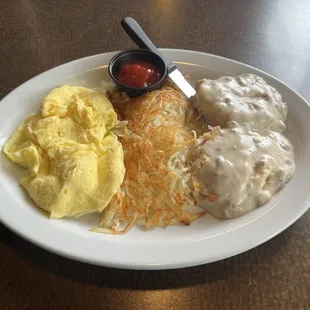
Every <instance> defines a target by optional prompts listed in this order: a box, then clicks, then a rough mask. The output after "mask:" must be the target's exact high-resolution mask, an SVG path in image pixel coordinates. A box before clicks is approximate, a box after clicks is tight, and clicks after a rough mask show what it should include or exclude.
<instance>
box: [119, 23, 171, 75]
mask: <svg viewBox="0 0 310 310" xmlns="http://www.w3.org/2000/svg"><path fill="white" fill-rule="evenodd" d="M121 25H122V27H123V29H124V30H125V31H126V33H127V34H128V36H129V37H130V38H131V39H132V40H133V41H134V42H135V43H136V45H137V46H138V47H139V48H142V49H147V50H149V51H151V52H153V53H156V54H157V55H159V56H160V57H161V58H162V59H163V60H164V61H165V63H166V66H167V67H168V71H171V69H172V68H174V67H175V65H174V64H173V63H172V61H170V60H167V59H165V58H164V57H163V55H162V54H161V52H160V51H159V50H158V49H157V48H156V46H155V45H154V43H153V42H152V41H151V40H150V38H149V37H148V36H147V35H146V33H145V32H144V31H143V29H142V28H141V26H140V25H139V24H138V23H137V21H136V20H134V19H133V18H131V17H125V18H123V20H122V21H121Z"/></svg>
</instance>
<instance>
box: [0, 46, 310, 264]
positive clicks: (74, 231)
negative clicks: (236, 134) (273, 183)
mask: <svg viewBox="0 0 310 310" xmlns="http://www.w3.org/2000/svg"><path fill="white" fill-rule="evenodd" d="M161 53H162V54H163V55H164V57H165V58H167V59H171V60H173V62H174V64H176V65H177V67H178V69H179V70H180V71H181V72H182V73H183V74H184V75H185V76H186V78H187V79H188V81H194V82H195V81H198V80H201V79H209V80H215V79H219V78H220V77H222V76H232V77H235V76H240V75H242V74H250V75H255V76H259V77H260V78H262V79H263V80H264V81H266V83H267V84H268V85H271V86H272V87H273V88H275V89H276V90H277V91H278V92H279V93H280V94H281V95H282V98H283V102H285V103H286V104H287V107H288V113H287V121H286V126H287V128H286V130H285V131H284V136H285V137H286V138H287V139H288V140H287V141H290V142H291V144H292V146H293V150H294V162H295V166H296V167H295V171H294V174H293V175H292V178H291V180H290V181H289V182H288V183H287V184H286V185H285V186H284V188H283V189H282V190H280V191H277V192H276V193H274V194H273V197H272V198H271V199H269V200H268V201H267V202H266V203H264V205H263V206H260V207H256V208H254V209H253V210H252V211H251V212H244V213H245V214H244V215H242V216H240V217H239V216H231V217H233V218H231V219H223V218H222V217H223V216H217V214H216V212H213V211H212V208H208V207H207V210H208V212H203V213H201V212H198V213H197V216H196V217H195V218H191V219H192V220H191V221H190V222H187V223H185V222H184V221H182V220H180V219H178V220H175V222H173V221H171V222H165V223H166V225H162V224H160V225H153V224H154V222H147V221H146V220H145V221H144V222H141V221H138V220H137V221H136V222H134V223H133V224H132V225H130V229H128V230H126V231H125V232H124V231H122V230H120V233H113V232H115V231H117V229H115V226H113V225H112V226H111V225H110V224H107V223H108V222H109V221H107V217H106V216H103V217H101V219H100V221H99V218H100V216H99V215H98V212H101V211H102V208H100V206H99V205H96V206H97V207H98V209H96V210H95V211H96V212H95V213H93V212H87V210H88V209H87V208H90V206H92V207H93V205H94V203H91V197H90V196H86V198H85V197H84V198H83V199H85V201H84V203H82V205H83V206H84V209H83V210H82V211H81V212H80V213H79V212H77V213H75V212H76V210H75V209H74V208H75V207H76V200H74V198H75V197H74V195H77V194H78V189H79V190H80V189H81V187H79V185H76V183H78V184H85V183H89V182H88V181H87V180H86V179H85V178H86V177H87V176H89V174H88V171H92V166H91V164H90V163H89V162H87V165H86V168H88V169H86V172H87V173H86V172H85V173H86V174H85V175H83V176H82V179H79V178H77V179H76V180H73V183H74V182H75V183H74V184H75V185H74V186H78V187H77V188H76V187H72V184H73V183H72V184H71V183H70V184H69V185H68V186H67V188H66V189H67V190H68V192H69V194H70V195H71V196H70V197H71V198H68V199H67V198H66V199H67V200H65V202H64V205H65V206H66V207H67V209H66V208H65V211H64V209H61V208H60V209H59V206H60V205H61V204H58V205H57V207H58V209H57V210H56V209H55V210H56V211H57V212H58V211H59V210H61V212H65V213H63V214H60V213H57V212H56V211H55V213H54V216H51V214H52V210H51V209H48V207H43V206H44V199H43V198H44V197H46V196H44V197H43V198H42V197H41V198H40V197H39V196H38V195H39V194H40V192H39V191H38V192H37V196H35V194H33V188H32V189H31V190H29V188H28V189H27V186H25V185H23V187H22V186H21V185H20V180H21V179H22V180H23V179H24V178H27V175H28V174H27V173H29V171H28V172H27V169H25V168H23V167H20V166H19V165H17V164H16V163H15V164H14V163H12V162H11V161H10V160H9V159H8V158H10V156H6V155H5V154H4V153H3V154H1V157H0V171H1V173H0V195H1V204H0V220H1V222H2V223H3V224H4V225H6V226H7V227H8V228H10V229H11V230H13V231H14V232H16V233H17V234H19V235H20V236H22V237H24V238H25V239H27V240H29V241H30V242H33V243H35V244H37V245H38V246H40V247H42V248H44V249H47V250H49V251H51V252H54V253H57V254H59V255H62V256H65V257H69V258H71V259H75V260H79V261H83V262H87V263H91V264H96V265H102V266H111V267H118V268H131V269H168V268H179V267H186V266H193V265H198V264H203V263H209V262H213V261H216V260H220V259H224V258H227V257H230V256H233V255H236V254H239V253H242V252H244V251H247V250H249V249H251V248H253V247H255V246H257V245H259V244H261V243H263V242H266V241H267V240H268V239H270V238H272V237H274V236H275V235H277V234H279V233H280V232H281V231H283V230H284V229H286V228H287V227H288V226H290V225H291V224H292V223H294V222H295V221H296V220H297V219H298V218H299V217H300V216H302V215H303V214H304V213H305V212H306V211H307V209H308V207H309V204H310V197H309V193H308V189H307V186H306V184H308V183H309V179H310V165H309V158H310V138H309V135H307V132H309V130H310V124H309V122H308V119H309V117H310V109H309V105H308V103H307V102H306V101H305V100H304V99H303V98H302V97H301V96H299V95H298V94H297V93H296V92H294V91H293V90H291V89H290V88H289V87H288V86H286V85H285V84H283V83H282V82H280V81H279V80H277V79H275V78H273V77H272V76H270V75H268V74H266V73H264V72H262V71H260V70H258V69H255V68H253V67H250V66H247V65H245V64H241V63H238V62H235V61H232V60H229V59H225V58H222V57H219V56H214V55H209V54H205V53H200V52H195V51H186V50H175V49H162V50H161ZM116 54H117V53H115V52H113V53H104V54H100V55H95V56H91V57H87V58H83V59H79V60H76V61H73V62H70V63H67V64H64V65H62V66H59V67H57V68H54V69H52V70H49V71H47V72H45V73H42V74H40V75H39V76H37V77H35V78H33V79H31V80H30V81H28V82H26V83H24V84H23V85H21V86H20V87H18V88H17V89H16V90H14V91H13V92H12V93H10V94H9V95H8V96H6V97H5V98H4V99H3V100H2V101H1V103H0V111H1V113H0V124H1V125H0V137H1V139H0V142H1V148H2V149H3V148H5V147H4V146H5V145H6V142H7V141H8V140H9V138H10V137H12V135H13V134H14V132H15V130H16V128H17V127H18V126H19V125H20V124H21V123H22V122H23V121H24V120H25V119H26V118H27V117H29V115H31V114H32V113H37V114H38V113H39V110H40V103H41V113H42V106H44V104H42V101H44V98H45V99H46V96H47V94H50V92H51V91H52V90H53V89H57V88H58V87H60V86H61V85H66V86H67V87H68V88H72V87H78V88H83V89H84V88H85V89H89V90H92V91H94V92H95V91H98V92H100V91H101V90H102V92H103V89H110V87H112V88H113V85H112V80H111V78H110V76H109V73H108V64H109V62H110V60H111V59H112V58H113V56H115V55H116ZM112 88H111V89H112ZM158 91H161V90H158ZM109 92H112V90H109ZM169 92H172V91H169ZM92 94H93V93H92ZM149 94H151V93H149ZM87 96H89V94H88V95H87ZM146 96H148V95H146ZM165 96H167V94H166V95H165ZM177 96H179V95H177ZM80 97H81V98H83V95H80ZM142 97H143V96H142ZM139 98H140V97H139ZM98 100H99V99H98ZM100 100H101V101H100V102H101V105H104V104H106V105H108V106H109V107H111V106H110V105H109V103H107V102H106V101H105V99H102V98H101V97H100ZM113 100H115V98H111V102H112V103H113V102H115V101H113ZM133 100H134V102H133V105H132V109H133V111H134V106H135V104H137V102H140V101H139V100H138V99H135V98H134V99H133ZM137 100H138V101H137ZM182 100H183V99H182ZM125 101H126V100H125ZM46 102H49V101H48V100H46ZM129 102H131V101H129ZM153 104H154V102H153ZM49 108H50V107H49ZM119 109H120V106H118V107H116V109H115V110H116V111H119ZM47 110H49V111H50V109H47ZM128 111H129V110H128ZM130 113H131V112H128V113H127V114H126V115H127V116H128V118H129V119H130V117H129V116H130ZM208 113H210V111H209V112H208ZM112 114H113V113H112ZM112 114H111V115H112ZM70 115H72V114H70ZM113 115H114V114H113ZM113 115H112V118H111V119H112V120H113ZM53 117H55V115H53ZM62 117H63V118H62V119H61V120H62V121H64V119H65V117H64V116H62ZM55 121H57V122H59V119H58V120H56V119H55ZM119 121H120V126H119V128H118V131H116V130H115V131H114V135H115V136H118V138H119V140H120V141H122V139H124V137H123V138H122V127H123V126H124V123H121V122H122V120H119ZM115 122H116V120H115V119H114V125H113V126H116V123H115ZM113 126H112V127H113ZM28 127H29V126H28ZM112 127H111V126H110V128H112ZM66 128H67V127H66ZM58 129H59V128H58ZM130 129H131V130H132V131H133V127H131V128H130ZM213 129H214V127H213ZM32 133H33V134H35V132H32ZM72 134H73V133H72ZM44 137H46V136H45V135H44ZM113 141H114V147H115V148H116V149H117V145H118V144H117V143H119V142H115V141H116V140H115V139H114V140H113ZM215 141H216V140H215ZM281 141H282V140H281ZM281 141H280V142H281ZM23 142H25V141H24V140H23ZM282 142H283V141H282ZM282 142H281V143H282ZM115 143H116V144H115ZM40 145H43V144H40ZM123 145H124V144H123ZM123 147H125V146H123ZM285 147H286V148H287V147H288V146H287V145H286V146H285ZM11 150H12V148H11ZM4 151H5V150H4ZM55 152H56V151H55ZM96 152H97V151H96ZM288 152H290V151H288ZM13 153H14V152H13ZM50 153H51V152H50ZM103 153H104V152H103ZM125 153H126V152H125ZM53 154H54V153H53ZM55 154H56V153H55ZM55 154H54V155H53V156H56V155H55ZM104 154H105V155H104V156H107V155H106V153H104ZM114 154H115V153H114ZM23 155H24V154H23ZM207 155H208V156H209V157H210V156H211V155H212V154H208V153H207ZM15 156H16V154H15ZM100 156H101V155H100ZM125 156H126V154H125ZM287 156H290V155H287ZM287 156H286V157H287ZM86 157H87V156H86ZM12 158H13V157H11V158H10V159H12ZM24 158H25V157H24ZM83 158H84V157H83ZM115 158H116V157H115V156H114V159H115ZM210 158H211V157H210ZM13 159H14V158H13ZM125 159H126V158H125ZM109 160H110V159H109V156H107V157H104V159H103V161H104V162H107V161H109ZM17 161H18V160H17V159H16V157H15V162H17ZM30 161H31V160H30ZM31 162H32V161H31ZM32 163H33V162H32ZM135 164H137V165H139V163H135ZM23 165H24V166H26V164H23ZM61 167H64V166H61ZM109 167H114V166H111V165H110V166H109ZM117 167H119V166H117ZM117 167H116V166H115V167H114V168H113V169H110V170H108V171H110V172H109V173H111V175H110V176H109V177H108V178H107V180H109V181H111V179H113V180H116V181H114V183H113V185H112V186H110V185H109V186H106V188H105V186H104V185H102V186H101V187H99V189H100V190H99V191H100V192H101V191H102V190H103V189H104V190H105V191H106V190H107V193H108V192H109V190H111V193H110V194H109V193H108V194H107V195H108V196H109V195H110V196H111V195H112V193H115V192H116V191H117V188H118V187H119V186H120V185H119V184H118V183H117V179H118V178H117V177H114V176H115V175H116V173H117V174H118V175H122V174H123V175H124V173H125V170H126V169H127V170H128V169H129V168H128V167H129V166H128V163H126V160H125V170H124V171H122V168H117ZM60 170H61V169H60ZM61 171H63V169H62V170H61ZM290 171H291V172H292V170H290ZM28 177H29V176H28ZM90 177H91V178H92V177H93V176H90ZM120 179H122V178H120ZM125 180H126V177H125ZM152 180H154V179H152ZM215 181H216V180H214V182H215ZM79 182H80V183H79ZM120 183H121V182H120ZM104 184H108V183H107V182H105V183H104ZM109 184H110V183H109ZM143 184H144V183H143ZM59 186H60V185H59ZM83 186H84V185H83ZM122 186H124V185H122ZM223 186H227V184H226V185H225V184H223ZM62 190H64V189H63V188H62ZM141 190H143V187H142V188H141ZM27 191H28V192H27ZM55 191H56V190H55ZM145 191H147V188H146V189H145ZM90 193H91V194H90V195H94V192H90ZM62 194H63V192H62ZM30 197H31V198H30ZM36 197H37V198H36ZM38 197H39V198H38ZM61 197H62V196H61ZM105 197H107V196H104V197H103V198H102V197H101V198H102V199H103V200H104V199H107V200H109V199H111V197H110V198H105ZM40 199H41V200H40ZM211 199H212V196H211ZM103 200H102V201H103ZM34 202H36V204H37V205H38V206H39V207H40V208H41V209H45V210H47V212H45V211H42V210H41V209H40V208H38V207H36V206H35V203H34ZM211 202H212V201H211ZM49 205H51V203H50V202H49ZM110 205H111V204H110ZM55 206H56V205H55ZM70 206H72V208H71V209H70V208H69V207H70ZM97 207H96V208H97ZM55 208H56V207H55ZM68 210H69V211H68ZM70 210H71V211H72V212H73V213H72V214H70V212H71V211H70ZM112 210H113V208H112ZM114 210H115V209H114ZM152 210H153V209H152ZM239 211H240V210H239ZM66 212H67V213H66ZM212 212H213V213H214V214H215V216H213V215H212ZM64 214H67V217H63V215H64ZM176 214H179V213H176ZM225 214H228V213H225ZM70 215H71V216H73V217H70ZM77 215H80V216H79V217H76V216H77ZM49 217H53V219H50V218H49ZM228 217H230V216H228ZM56 218H57V219H56ZM58 218H61V219H58ZM187 220H188V218H187ZM98 221H99V223H101V224H102V222H103V224H102V225H100V224H98ZM114 224H115V222H114ZM184 224H190V225H184ZM163 226H164V227H163Z"/></svg>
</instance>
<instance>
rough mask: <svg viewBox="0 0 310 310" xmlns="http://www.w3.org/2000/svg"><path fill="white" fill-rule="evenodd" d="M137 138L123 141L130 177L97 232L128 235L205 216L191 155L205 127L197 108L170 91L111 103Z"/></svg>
mask: <svg viewBox="0 0 310 310" xmlns="http://www.w3.org/2000/svg"><path fill="white" fill-rule="evenodd" d="M111 101H112V103H113V105H114V106H115V108H116V110H117V111H119V114H120V115H121V117H122V118H123V119H125V120H127V121H128V126H127V128H128V130H129V131H130V132H131V134H128V135H126V136H122V137H121V138H120V141H121V143H122V145H123V149H124V158H125V167H126V174H125V178H124V182H123V184H122V186H121V187H120V189H119V191H118V193H117V194H116V195H115V196H114V197H113V199H112V201H111V203H110V205H109V207H108V208H107V209H106V210H105V211H104V212H103V214H102V218H101V221H100V225H99V226H100V227H101V228H96V229H94V230H95V231H99V232H100V231H101V232H108V233H124V232H126V231H127V230H128V229H129V228H130V227H131V225H132V224H133V223H138V224H139V225H141V226H142V227H143V228H144V229H147V228H150V227H152V226H167V225H170V224H174V223H183V224H187V225H188V224H190V223H191V222H193V221H194V220H195V219H197V218H199V217H200V216H202V215H203V214H205V212H204V211H203V210H202V209H201V208H199V207H197V206H196V205H195V199H194V196H193V193H192V190H191V183H192V182H191V174H190V173H189V169H188V167H187V166H186V158H187V152H188V151H189V149H190V148H191V147H192V146H193V145H194V142H195V135H194V133H193V130H195V131H196V132H199V133H202V132H203V124H200V123H199V122H198V121H197V120H195V118H197V117H199V115H197V112H195V111H194V109H193V106H192V105H191V103H190V102H189V101H188V100H187V99H186V98H185V97H184V96H183V95H182V94H181V93H180V92H179V91H177V90H174V89H173V88H171V87H164V88H162V89H160V90H156V91H153V92H151V93H148V94H146V95H144V96H141V97H138V98H134V99H129V98H126V96H125V97H124V96H120V95H119V94H115V96H114V97H112V98H111Z"/></svg>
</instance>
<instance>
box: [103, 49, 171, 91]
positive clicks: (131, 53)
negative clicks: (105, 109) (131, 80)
mask: <svg viewBox="0 0 310 310" xmlns="http://www.w3.org/2000/svg"><path fill="white" fill-rule="evenodd" d="M128 61H146V62H148V63H150V64H152V65H153V66H154V67H156V69H157V70H158V72H159V80H158V81H157V82H156V83H154V84H151V85H149V86H146V87H141V88H138V87H131V86H128V85H125V84H123V83H121V82H120V81H119V80H118V79H117V74H118V72H119V70H120V68H121V66H122V65H123V64H124V63H126V62H128ZM108 69H109V74H110V76H111V78H112V79H113V81H114V82H115V83H116V86H117V89H118V91H120V92H125V93H127V95H128V96H130V97H137V96H141V95H143V94H145V93H147V92H150V91H153V90H155V89H159V88H160V87H161V86H162V85H163V83H164V81H165V79H166V77H167V74H168V69H167V66H166V63H165V61H164V60H163V59H162V58H161V57H160V56H159V55H157V54H156V53H153V52H151V51H149V50H144V49H132V50H126V51H122V52H120V53H118V54H117V55H115V56H114V57H113V58H112V59H111V60H110V63H109V68H108Z"/></svg>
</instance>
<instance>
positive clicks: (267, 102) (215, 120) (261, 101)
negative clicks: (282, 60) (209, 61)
mask: <svg viewBox="0 0 310 310" xmlns="http://www.w3.org/2000/svg"><path fill="white" fill-rule="evenodd" d="M194 105H195V107H196V108H197V109H198V111H199V112H200V114H201V115H202V116H204V117H205V118H206V120H207V122H208V123H209V124H210V125H212V126H221V127H225V126H226V125H227V123H228V122H229V121H236V122H237V123H239V124H242V123H245V124H250V125H251V128H252V129H253V130H257V131H258V132H263V131H266V130H269V129H270V130H273V131H278V132H281V131H283V130H284V129H285V120H286V116H287V106H286V104H285V103H284V102H283V101H282V98H281V95H280V94H279V93H278V92H277V91H276V90H275V89H274V88H273V87H271V86H269V85H267V84H266V82H265V81H264V80H263V79H262V78H260V77H258V76H256V75H253V74H243V75H240V76H238V77H230V76H223V77H221V78H219V79H218V80H206V79H203V80H201V81H198V82H197V87H196V96H195V98H194Z"/></svg>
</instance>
